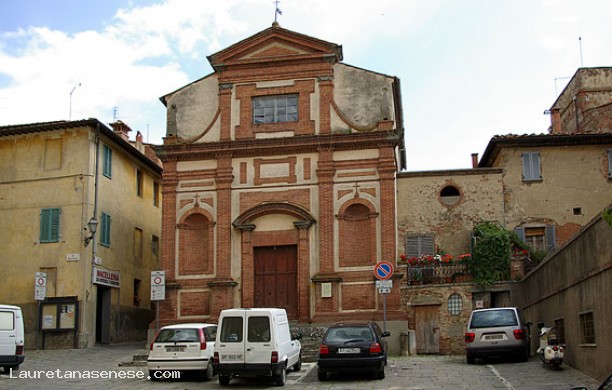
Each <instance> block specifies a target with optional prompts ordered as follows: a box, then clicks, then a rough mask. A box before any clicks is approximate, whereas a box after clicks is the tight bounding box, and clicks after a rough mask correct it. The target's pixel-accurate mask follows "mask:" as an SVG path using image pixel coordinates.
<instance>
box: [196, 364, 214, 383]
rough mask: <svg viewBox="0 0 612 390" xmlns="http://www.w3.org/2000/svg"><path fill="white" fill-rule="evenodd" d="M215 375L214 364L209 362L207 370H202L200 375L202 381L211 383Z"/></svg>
mask: <svg viewBox="0 0 612 390" xmlns="http://www.w3.org/2000/svg"><path fill="white" fill-rule="evenodd" d="M214 373H215V371H214V368H213V364H212V362H208V364H207V365H206V369H205V370H202V372H201V374H200V375H201V377H202V379H204V380H206V381H209V380H211V379H212V378H213V375H214Z"/></svg>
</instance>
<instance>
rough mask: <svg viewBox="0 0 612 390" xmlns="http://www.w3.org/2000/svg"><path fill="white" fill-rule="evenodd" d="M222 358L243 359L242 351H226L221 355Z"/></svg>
mask: <svg viewBox="0 0 612 390" xmlns="http://www.w3.org/2000/svg"><path fill="white" fill-rule="evenodd" d="M221 360H242V354H241V353H224V354H222V355H221Z"/></svg>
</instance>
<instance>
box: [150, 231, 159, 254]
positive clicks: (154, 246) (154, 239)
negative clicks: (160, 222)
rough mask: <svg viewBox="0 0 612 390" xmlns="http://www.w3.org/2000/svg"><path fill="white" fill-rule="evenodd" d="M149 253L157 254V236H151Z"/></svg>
mask: <svg viewBox="0 0 612 390" xmlns="http://www.w3.org/2000/svg"><path fill="white" fill-rule="evenodd" d="M151 254H152V255H153V256H157V255H158V254H159V237H157V236H153V237H151Z"/></svg>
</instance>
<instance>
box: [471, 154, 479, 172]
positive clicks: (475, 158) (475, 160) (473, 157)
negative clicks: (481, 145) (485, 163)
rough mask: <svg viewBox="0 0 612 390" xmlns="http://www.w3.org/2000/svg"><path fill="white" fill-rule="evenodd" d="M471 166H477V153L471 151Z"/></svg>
mask: <svg viewBox="0 0 612 390" xmlns="http://www.w3.org/2000/svg"><path fill="white" fill-rule="evenodd" d="M472 168H478V153H472Z"/></svg>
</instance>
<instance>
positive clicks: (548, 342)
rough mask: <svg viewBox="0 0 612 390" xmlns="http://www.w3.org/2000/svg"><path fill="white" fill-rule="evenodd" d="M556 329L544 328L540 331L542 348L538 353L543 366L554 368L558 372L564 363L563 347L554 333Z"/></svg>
mask: <svg viewBox="0 0 612 390" xmlns="http://www.w3.org/2000/svg"><path fill="white" fill-rule="evenodd" d="M554 329H555V328H554V327H550V328H549V327H545V326H544V327H542V329H540V348H538V350H537V351H536V352H537V354H538V356H539V357H540V360H541V361H542V366H543V367H546V366H552V367H553V368H554V369H555V370H558V369H559V368H560V367H561V364H562V363H563V345H561V344H560V343H559V339H558V337H557V335H556V334H555V332H554Z"/></svg>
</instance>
